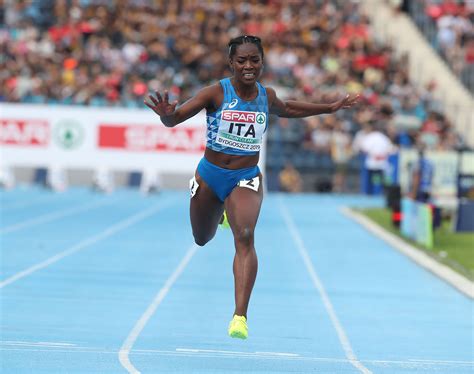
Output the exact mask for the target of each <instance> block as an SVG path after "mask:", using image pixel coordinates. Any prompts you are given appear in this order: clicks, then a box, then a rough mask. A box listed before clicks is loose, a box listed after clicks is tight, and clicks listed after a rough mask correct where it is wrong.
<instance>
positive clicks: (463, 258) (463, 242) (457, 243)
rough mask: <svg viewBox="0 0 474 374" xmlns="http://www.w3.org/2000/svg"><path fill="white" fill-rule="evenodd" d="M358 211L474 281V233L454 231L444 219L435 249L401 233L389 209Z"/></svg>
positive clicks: (435, 232) (435, 234) (434, 237)
mask: <svg viewBox="0 0 474 374" xmlns="http://www.w3.org/2000/svg"><path fill="white" fill-rule="evenodd" d="M357 211H358V212H360V213H362V214H364V215H365V216H367V217H368V218H370V219H371V220H372V221H374V222H375V223H376V224H378V225H379V226H382V227H383V228H384V229H386V230H387V231H389V232H391V233H392V234H395V235H397V236H398V237H400V238H402V239H403V240H404V241H405V242H407V243H409V244H411V245H412V246H414V247H416V248H418V249H420V250H422V251H424V252H425V253H427V254H428V255H430V256H431V257H433V258H435V259H436V260H438V261H439V262H441V263H443V264H445V265H447V266H449V267H450V268H452V269H454V270H455V271H457V272H459V273H460V274H462V275H464V276H465V277H467V278H469V279H470V280H472V281H474V233H457V232H453V230H452V228H451V226H452V225H451V223H450V222H448V221H443V224H442V225H441V227H440V228H438V229H436V230H435V231H434V235H433V239H434V240H433V241H434V246H433V249H428V248H425V247H424V246H422V245H420V244H418V243H416V242H414V241H412V240H409V239H407V238H405V237H403V236H402V235H401V233H400V230H399V229H398V228H397V227H395V226H394V225H393V224H392V218H391V211H390V210H389V209H386V208H372V209H360V210H359V209H358V210H357Z"/></svg>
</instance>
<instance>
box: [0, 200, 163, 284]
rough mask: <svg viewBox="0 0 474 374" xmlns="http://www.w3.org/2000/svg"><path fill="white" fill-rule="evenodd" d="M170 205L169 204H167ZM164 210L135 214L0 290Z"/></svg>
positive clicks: (23, 273)
mask: <svg viewBox="0 0 474 374" xmlns="http://www.w3.org/2000/svg"><path fill="white" fill-rule="evenodd" d="M166 205H168V204H166ZM162 208H163V205H160V206H156V205H155V206H154V207H151V208H149V209H147V210H145V211H143V212H140V213H137V214H134V215H132V216H131V217H129V218H127V219H124V220H122V221H120V222H119V223H116V224H115V225H112V226H110V227H109V228H108V229H106V230H104V231H102V232H100V233H98V234H96V235H93V236H90V237H88V238H87V239H85V240H83V241H81V242H79V243H77V244H76V245H73V246H72V247H69V248H68V249H65V250H64V251H62V252H59V253H57V254H56V255H54V256H52V257H50V258H48V259H47V260H45V261H43V262H40V263H37V264H35V265H33V266H30V267H29V268H27V269H25V270H23V271H20V272H18V273H16V274H14V275H12V276H11V277H8V278H6V279H4V280H3V281H0V288H3V287H5V286H7V285H9V284H11V283H13V282H16V281H17V280H19V279H21V278H24V277H26V276H28V275H30V274H32V273H34V272H35V271H37V270H41V269H44V268H46V267H48V266H49V265H52V264H54V263H55V262H58V261H59V260H61V259H63V258H64V257H67V256H69V255H72V254H73V253H75V252H78V251H80V250H82V249H84V248H86V247H88V246H90V245H92V244H95V243H97V242H99V241H101V240H103V239H105V238H107V237H109V236H112V235H114V234H116V233H117V232H119V231H121V230H123V229H125V228H127V227H129V226H131V225H134V224H135V223H137V222H139V221H141V220H142V219H144V218H146V217H148V216H150V215H152V214H154V213H156V211H158V210H160V209H162Z"/></svg>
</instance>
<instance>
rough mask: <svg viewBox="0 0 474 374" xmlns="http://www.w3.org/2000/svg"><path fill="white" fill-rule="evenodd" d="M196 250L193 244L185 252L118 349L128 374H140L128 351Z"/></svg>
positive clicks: (121, 361) (120, 359) (196, 247)
mask: <svg viewBox="0 0 474 374" xmlns="http://www.w3.org/2000/svg"><path fill="white" fill-rule="evenodd" d="M198 248H199V247H198V246H197V245H196V244H193V245H192V246H191V247H190V248H189V249H188V251H187V252H186V255H185V256H184V258H183V259H182V260H181V262H180V263H179V265H178V267H177V268H176V269H175V270H174V272H173V274H171V275H170V277H169V278H168V279H167V280H166V282H165V285H164V286H163V287H162V288H161V290H160V291H158V293H157V294H156V296H155V298H154V299H153V301H152V303H151V304H150V305H149V306H148V308H147V310H145V312H144V313H143V315H142V316H141V317H140V319H139V320H138V321H137V323H136V324H135V326H133V329H132V331H130V334H129V335H128V336H127V338H126V339H125V341H124V343H123V344H122V347H121V348H120V351H119V353H118V357H119V361H120V363H121V364H122V366H123V367H124V368H125V369H126V370H127V371H128V372H129V373H133V374H140V372H139V371H138V370H137V368H136V367H135V366H133V364H132V363H131V362H130V357H129V354H130V351H131V350H132V347H133V345H134V344H135V341H136V340H137V338H138V336H139V335H140V333H141V332H142V330H143V329H144V328H145V325H146V324H147V323H148V320H149V319H150V318H151V316H152V315H153V314H154V313H155V311H156V309H157V308H158V306H159V305H160V304H161V302H162V301H163V299H164V298H165V296H166V295H167V293H168V292H169V290H170V288H171V287H172V286H173V284H174V282H176V280H177V279H178V278H179V276H180V275H181V273H182V272H183V270H184V269H185V268H186V265H187V264H188V263H189V261H190V260H191V258H192V257H193V256H194V254H195V253H196V251H197V250H198Z"/></svg>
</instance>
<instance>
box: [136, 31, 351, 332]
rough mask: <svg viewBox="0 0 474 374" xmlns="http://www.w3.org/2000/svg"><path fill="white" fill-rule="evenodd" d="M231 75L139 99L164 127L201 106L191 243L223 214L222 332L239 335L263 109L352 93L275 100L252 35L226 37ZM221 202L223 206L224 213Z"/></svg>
mask: <svg viewBox="0 0 474 374" xmlns="http://www.w3.org/2000/svg"><path fill="white" fill-rule="evenodd" d="M229 64H230V69H231V70H232V72H233V76H232V77H231V78H226V79H222V80H221V81H220V82H218V83H216V84H213V85H211V86H208V87H205V88H203V89H202V90H201V91H199V92H198V93H197V94H196V96H194V97H192V98H191V99H189V100H188V101H186V102H185V103H184V104H183V105H181V106H179V107H178V108H176V106H177V102H174V103H169V99H168V93H167V92H166V91H165V93H164V96H162V95H160V93H159V92H157V93H156V97H154V96H149V99H150V100H151V103H148V102H147V101H145V104H146V105H147V106H148V107H150V108H151V109H152V110H153V111H154V112H155V113H156V114H158V115H159V116H160V119H161V121H162V122H163V124H164V125H165V126H166V127H174V126H176V125H177V124H179V123H181V122H183V121H186V120H187V119H188V118H190V117H192V116H194V115H196V114H197V113H199V112H200V111H201V110H202V109H206V112H207V144H206V151H205V153H204V157H203V158H202V159H201V161H200V162H199V165H198V167H197V170H196V174H195V176H194V178H193V179H192V180H191V181H190V189H191V209H190V215H191V226H192V230H193V235H194V240H195V242H196V244H198V245H200V246H203V245H205V244H206V243H207V242H208V241H210V240H211V239H212V238H213V237H214V235H215V233H216V230H217V226H218V225H219V223H221V222H222V221H223V220H228V223H229V224H230V227H231V229H232V234H233V236H234V244H235V257H234V265H233V270H234V287H235V311H234V316H233V318H232V320H231V322H230V325H229V330H228V332H229V335H230V336H231V337H233V338H240V339H246V338H247V336H248V328H247V307H248V304H249V299H250V294H251V292H252V288H253V285H254V283H255V278H256V275H257V267H258V263H257V255H256V253H255V247H254V231H255V225H256V223H257V218H258V215H259V213H260V206H261V204H262V199H263V191H262V174H261V173H260V170H259V168H258V166H257V163H258V159H259V151H260V147H261V145H262V137H263V133H264V132H265V130H266V129H267V125H268V115H269V114H276V115H278V116H280V117H288V118H289V117H292V118H294V117H308V116H314V115H318V114H322V113H334V112H336V111H337V110H339V109H341V108H349V107H351V106H352V105H354V104H355V103H356V101H357V99H358V96H354V97H351V96H349V95H347V96H346V97H344V98H343V99H340V100H338V101H336V102H333V103H330V104H312V103H305V102H299V101H282V100H280V99H279V98H278V97H277V95H276V93H275V91H274V90H273V89H272V88H270V87H263V86H262V85H261V84H260V83H259V82H258V79H259V77H260V74H261V72H262V69H263V48H262V44H261V40H260V38H258V37H255V36H248V35H245V36H239V37H237V38H234V39H232V40H231V41H230V42H229ZM224 209H225V212H224Z"/></svg>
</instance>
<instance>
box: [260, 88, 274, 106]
mask: <svg viewBox="0 0 474 374" xmlns="http://www.w3.org/2000/svg"><path fill="white" fill-rule="evenodd" d="M262 87H263V88H264V89H265V91H266V92H267V97H268V105H269V106H271V105H272V104H273V102H274V101H275V98H276V91H275V90H274V89H273V88H271V87H268V86H267V87H265V86H263V85H262Z"/></svg>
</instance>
